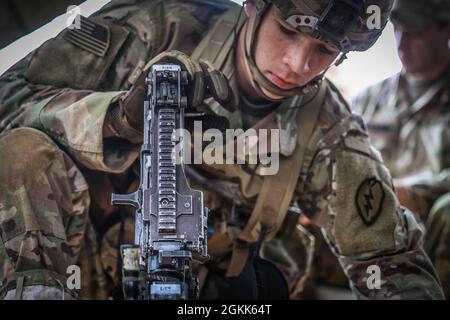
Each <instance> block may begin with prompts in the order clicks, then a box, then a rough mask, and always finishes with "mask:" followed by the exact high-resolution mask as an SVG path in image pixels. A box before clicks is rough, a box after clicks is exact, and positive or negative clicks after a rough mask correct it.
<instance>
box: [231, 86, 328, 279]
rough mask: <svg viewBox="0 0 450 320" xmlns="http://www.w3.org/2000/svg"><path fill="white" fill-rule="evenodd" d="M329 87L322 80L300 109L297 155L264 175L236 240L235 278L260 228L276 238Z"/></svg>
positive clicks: (233, 256)
mask: <svg viewBox="0 0 450 320" xmlns="http://www.w3.org/2000/svg"><path fill="white" fill-rule="evenodd" d="M327 88H328V87H327V84H326V82H323V83H322V85H321V87H320V89H319V92H318V93H317V95H316V97H315V98H314V99H313V100H312V101H311V102H310V103H309V104H308V105H305V106H304V107H303V108H302V110H301V111H300V112H299V115H298V117H299V118H298V124H299V126H298V127H299V131H298V137H297V146H296V150H295V152H294V154H293V155H292V156H291V157H287V158H282V159H280V169H279V172H278V174H276V175H273V176H267V177H265V178H264V181H263V184H262V187H261V191H260V193H259V195H258V198H257V200H256V204H255V207H254V209H253V211H252V214H251V216H250V219H249V221H248V223H247V225H246V226H245V228H244V230H243V231H242V233H241V234H240V235H239V237H238V239H237V240H236V241H235V243H234V247H233V255H232V258H231V262H230V265H229V267H228V272H227V277H236V276H238V275H239V274H240V273H241V272H242V269H243V268H244V265H245V262H246V260H247V257H248V253H249V247H250V244H252V243H255V242H256V241H257V239H258V236H259V233H260V231H261V229H262V228H264V230H265V231H264V232H265V233H266V235H265V240H270V239H273V238H274V237H275V235H276V234H277V232H278V230H279V228H280V226H281V224H282V222H283V220H284V218H285V217H286V214H287V211H288V207H289V204H290V203H291V200H292V197H293V195H294V191H295V187H296V185H297V181H298V177H299V175H300V171H301V169H302V165H303V160H304V156H305V152H306V150H307V147H308V143H309V141H310V138H311V136H312V133H313V131H314V128H315V126H316V122H317V119H318V117H319V113H320V110H321V109H322V105H323V101H324V99H325V96H326V92H327ZM307 100H308V99H306V101H307Z"/></svg>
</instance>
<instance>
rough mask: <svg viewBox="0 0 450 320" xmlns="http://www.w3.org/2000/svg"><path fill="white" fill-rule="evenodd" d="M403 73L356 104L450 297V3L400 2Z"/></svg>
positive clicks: (395, 14) (397, 18)
mask: <svg viewBox="0 0 450 320" xmlns="http://www.w3.org/2000/svg"><path fill="white" fill-rule="evenodd" d="M391 19H392V20H393V22H394V26H395V35H396V41H397V46H398V53H399V57H400V59H401V61H402V63H403V70H402V71H401V72H400V73H399V74H397V75H395V76H393V77H392V78H390V79H387V80H384V81H383V82H381V83H380V84H377V85H375V86H373V87H371V88H369V89H368V90H367V91H365V92H363V93H362V94H361V95H360V96H359V97H358V98H357V100H356V103H355V107H356V108H358V109H359V110H360V111H361V112H362V114H363V117H364V119H365V120H366V122H367V126H368V131H369V133H370V139H371V141H372V143H373V145H374V146H375V147H376V148H377V149H378V150H380V152H381V154H382V156H383V160H384V161H385V163H386V166H387V167H388V168H389V169H390V171H391V173H392V176H393V177H394V178H396V180H394V184H395V188H396V191H397V194H398V197H399V200H400V202H401V203H402V204H403V205H404V206H406V207H408V208H410V209H411V210H412V211H413V212H416V213H418V214H419V216H420V218H421V219H422V221H424V222H425V223H426V229H427V232H426V236H425V244H424V247H425V249H426V251H427V252H428V254H429V255H430V258H431V260H432V261H433V263H434V265H435V267H436V270H437V272H438V274H439V276H440V279H441V281H442V284H443V287H444V291H445V293H446V296H447V297H450V273H449V272H450V251H449V248H448V243H449V240H450V231H449V230H450V229H449V228H450V194H449V192H450V180H449V178H450V171H449V170H450V153H449V152H450V149H449V148H450V140H449V138H450V126H449V124H450V109H449V107H450V51H449V40H450V3H449V2H448V1H445V0H442V1H439V0H437V1H424V0H414V1H412V0H408V1H406V0H398V1H396V2H395V5H394V9H393V11H392V16H391Z"/></svg>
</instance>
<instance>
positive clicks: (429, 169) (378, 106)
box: [354, 68, 450, 217]
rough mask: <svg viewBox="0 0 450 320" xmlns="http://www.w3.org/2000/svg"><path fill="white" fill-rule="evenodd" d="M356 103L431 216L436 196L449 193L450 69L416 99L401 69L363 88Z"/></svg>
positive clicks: (378, 144) (396, 172) (394, 170)
mask: <svg viewBox="0 0 450 320" xmlns="http://www.w3.org/2000/svg"><path fill="white" fill-rule="evenodd" d="M354 107H355V110H358V111H359V112H361V114H362V115H363V118H364V120H365V121H366V123H367V127H368V131H369V134H370V139H371V142H372V144H373V145H374V147H375V148H377V149H378V150H379V151H380V152H381V155H382V157H383V160H384V162H385V164H386V166H387V167H388V168H389V170H390V171H391V174H392V176H393V177H394V178H398V179H404V181H405V182H406V183H407V184H408V185H411V186H412V191H413V193H414V197H413V198H414V200H415V201H416V202H417V205H416V207H417V208H422V209H423V210H424V211H425V212H420V215H421V216H422V217H426V215H427V214H428V211H429V209H430V208H431V206H432V204H433V203H434V202H435V201H436V199H437V198H438V197H440V196H441V195H443V194H445V193H448V192H450V126H449V125H450V111H449V110H450V109H449V108H450V69H449V68H448V69H447V70H446V72H445V73H444V75H443V76H441V77H440V78H439V79H438V80H436V81H434V82H433V83H432V84H430V85H428V86H427V87H426V88H424V89H423V90H422V94H420V95H419V97H417V98H415V99H414V98H411V97H410V96H409V93H408V83H407V81H406V80H405V79H404V78H403V77H402V76H401V75H400V74H398V75H396V76H394V77H392V78H389V79H386V80H384V81H383V82H381V83H379V84H377V85H375V86H373V87H370V88H368V89H367V90H366V91H364V92H363V93H361V94H360V95H359V96H358V97H357V98H356V100H355V105H354Z"/></svg>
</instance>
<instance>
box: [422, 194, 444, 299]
mask: <svg viewBox="0 0 450 320" xmlns="http://www.w3.org/2000/svg"><path fill="white" fill-rule="evenodd" d="M424 248H425V250H426V252H427V253H428V255H429V256H430V259H431V261H432V262H433V264H434V266H435V268H436V271H437V273H438V275H439V278H440V280H441V283H442V287H443V289H444V293H445V296H446V298H447V299H450V194H449V193H447V194H446V195H444V196H442V197H441V198H439V199H438V200H437V201H436V202H435V204H434V206H433V208H432V209H431V211H430V215H429V217H428V221H427V224H426V232H425V238H424Z"/></svg>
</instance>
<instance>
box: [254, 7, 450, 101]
mask: <svg viewBox="0 0 450 320" xmlns="http://www.w3.org/2000/svg"><path fill="white" fill-rule="evenodd" d="M393 1H394V0H254V1H252V2H254V4H255V7H256V12H257V14H256V21H255V23H254V26H253V30H252V37H253V39H251V41H249V42H248V41H246V43H247V44H248V43H250V45H246V58H247V61H248V65H249V67H250V69H251V71H252V77H253V80H254V82H255V83H256V89H257V90H258V91H259V92H260V94H262V95H263V96H265V95H264V93H263V91H262V90H261V88H262V87H265V88H267V89H269V90H270V91H271V92H273V93H275V94H277V95H280V96H286V95H293V94H297V95H304V94H307V93H309V92H311V91H313V90H317V88H318V87H319V86H320V83H321V81H322V78H323V75H324V73H325V72H324V73H322V74H320V75H318V76H317V77H316V78H315V79H314V80H313V81H311V82H310V83H309V84H307V85H306V86H303V87H298V88H294V89H291V90H283V89H281V88H278V87H277V86H275V85H274V84H272V83H271V82H270V81H269V80H268V79H267V78H266V77H265V76H264V74H263V73H262V72H261V71H260V70H259V68H258V67H257V66H256V62H255V49H256V45H255V43H254V40H255V38H256V36H255V35H256V34H257V30H258V28H259V26H260V24H261V21H262V19H263V16H264V14H265V12H267V9H268V8H269V7H270V5H271V4H273V5H274V6H275V7H277V8H278V9H279V11H280V13H281V15H282V16H283V18H284V19H285V20H286V22H287V23H289V24H290V25H291V26H292V27H293V28H296V29H299V30H300V31H302V32H307V33H310V34H311V35H313V36H314V37H316V38H318V39H320V40H322V41H324V42H327V43H329V44H331V45H333V46H335V47H337V48H338V49H339V50H340V51H341V53H342V54H341V56H340V57H339V58H338V59H337V60H336V62H335V64H339V63H340V62H341V61H343V60H344V59H345V56H346V54H347V53H348V52H350V51H365V50H367V49H369V48H370V47H372V45H373V44H374V43H375V42H376V41H377V39H378V38H379V37H380V35H381V33H382V32H383V29H384V27H385V26H386V24H387V22H388V19H389V15H390V12H391V9H392V5H393ZM444 1H449V0H444ZM266 98H267V97H266Z"/></svg>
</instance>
